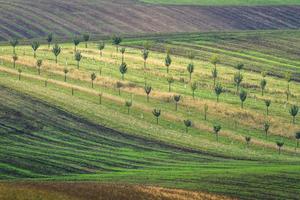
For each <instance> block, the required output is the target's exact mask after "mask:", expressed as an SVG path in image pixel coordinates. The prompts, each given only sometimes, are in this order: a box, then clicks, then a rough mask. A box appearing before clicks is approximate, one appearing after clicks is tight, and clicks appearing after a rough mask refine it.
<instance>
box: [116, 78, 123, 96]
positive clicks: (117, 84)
mask: <svg viewBox="0 0 300 200" xmlns="http://www.w3.org/2000/svg"><path fill="white" fill-rule="evenodd" d="M116 86H117V88H118V92H119V96H121V88H122V86H123V84H122V83H121V82H119V81H117V83H116Z"/></svg>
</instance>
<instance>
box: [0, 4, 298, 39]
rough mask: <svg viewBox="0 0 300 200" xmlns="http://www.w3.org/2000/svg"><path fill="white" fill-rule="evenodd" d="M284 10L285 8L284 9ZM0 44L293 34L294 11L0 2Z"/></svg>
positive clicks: (288, 9) (296, 11)
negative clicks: (117, 36)
mask: <svg viewBox="0 0 300 200" xmlns="http://www.w3.org/2000/svg"><path fill="white" fill-rule="evenodd" d="M285 5H288V4H285ZM0 10H1V12H0V40H8V39H10V38H11V37H18V38H37V37H44V36H45V35H46V34H47V33H49V32H53V33H55V34H56V35H57V36H59V37H65V36H68V37H72V36H73V35H74V34H80V33H83V32H89V33H91V34H95V35H98V36H99V35H103V34H105V35H107V34H112V33H122V34H126V33H127V34H141V33H171V32H173V33H174V32H176V33H177V32H199V31H205V32H206V31H212V30H249V29H254V30H258V29H298V28H300V23H299V21H300V14H299V13H300V8H299V6H284V5H283V6H262V7H261V6H254V7H226V6H225V7H219V6H217V7H201V6H188V5H187V6H180V5H178V6H176V5H149V4H144V3H141V2H140V3H138V2H137V1H134V0H114V1H109V0H94V1H85V2H83V1H80V0H71V1H69V0H65V1H61V0H53V1H46V0H9V1H3V0H2V1H0Z"/></svg>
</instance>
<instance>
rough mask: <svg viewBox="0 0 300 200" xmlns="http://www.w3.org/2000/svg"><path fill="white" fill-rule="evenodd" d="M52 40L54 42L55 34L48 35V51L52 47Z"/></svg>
mask: <svg viewBox="0 0 300 200" xmlns="http://www.w3.org/2000/svg"><path fill="white" fill-rule="evenodd" d="M52 40H53V34H52V33H49V34H48V35H47V43H48V49H49V48H50V45H51V42H52Z"/></svg>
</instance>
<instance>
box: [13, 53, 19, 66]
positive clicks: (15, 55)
mask: <svg viewBox="0 0 300 200" xmlns="http://www.w3.org/2000/svg"><path fill="white" fill-rule="evenodd" d="M12 59H13V63H14V68H16V62H17V60H18V56H17V54H14V55H13V56H12Z"/></svg>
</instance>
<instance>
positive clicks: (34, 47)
mask: <svg viewBox="0 0 300 200" xmlns="http://www.w3.org/2000/svg"><path fill="white" fill-rule="evenodd" d="M39 47H40V43H39V42H38V41H33V42H32V43H31V48H32V50H33V57H34V58H36V51H37V50H38V48H39Z"/></svg>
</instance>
